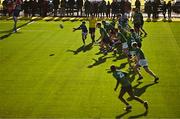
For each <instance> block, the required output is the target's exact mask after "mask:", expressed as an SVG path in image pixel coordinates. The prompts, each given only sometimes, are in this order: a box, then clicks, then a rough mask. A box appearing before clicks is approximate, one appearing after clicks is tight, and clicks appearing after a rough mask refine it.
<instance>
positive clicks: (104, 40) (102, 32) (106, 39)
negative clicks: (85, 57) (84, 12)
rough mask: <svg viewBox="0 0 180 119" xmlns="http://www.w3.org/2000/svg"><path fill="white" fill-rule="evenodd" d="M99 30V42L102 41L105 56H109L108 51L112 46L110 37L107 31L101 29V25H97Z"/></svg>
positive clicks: (101, 45)
mask: <svg viewBox="0 0 180 119" xmlns="http://www.w3.org/2000/svg"><path fill="white" fill-rule="evenodd" d="M97 28H99V31H100V37H99V39H98V40H101V41H100V47H101V51H103V53H104V54H107V50H109V49H111V46H110V44H111V41H110V38H109V35H108V33H107V32H106V30H105V29H104V28H102V27H101V23H97Z"/></svg>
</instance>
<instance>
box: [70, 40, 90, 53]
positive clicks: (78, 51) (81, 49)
mask: <svg viewBox="0 0 180 119" xmlns="http://www.w3.org/2000/svg"><path fill="white" fill-rule="evenodd" d="M92 45H93V44H92V43H89V44H88V45H86V46H84V45H83V46H81V47H79V48H78V49H76V50H67V52H73V54H74V55H77V54H79V53H80V52H87V51H89V50H91V49H92Z"/></svg>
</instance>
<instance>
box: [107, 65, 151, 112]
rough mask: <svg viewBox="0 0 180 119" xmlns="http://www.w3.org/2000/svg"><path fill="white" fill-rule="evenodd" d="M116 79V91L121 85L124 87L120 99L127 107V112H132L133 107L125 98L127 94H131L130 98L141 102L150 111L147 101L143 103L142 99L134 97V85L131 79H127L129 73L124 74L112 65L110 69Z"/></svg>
mask: <svg viewBox="0 0 180 119" xmlns="http://www.w3.org/2000/svg"><path fill="white" fill-rule="evenodd" d="M110 69H111V71H112V73H113V76H114V78H115V79H116V80H117V83H116V87H115V88H114V91H116V90H117V88H118V86H119V84H121V85H122V87H121V90H120V93H119V99H120V100H121V101H122V102H123V103H124V104H125V105H126V108H125V110H130V109H131V108H132V106H131V105H130V104H129V103H128V102H127V101H126V100H125V99H124V98H123V96H124V94H125V93H126V92H127V93H128V94H129V96H130V97H131V98H132V99H134V100H136V101H138V102H140V103H141V104H143V105H144V107H145V108H146V110H147V109H148V103H147V101H143V100H142V99H140V98H139V97H137V96H135V95H134V92H133V89H132V85H131V83H130V81H129V79H128V78H127V73H125V72H122V71H120V70H117V69H116V67H115V66H114V65H112V66H111V67H110Z"/></svg>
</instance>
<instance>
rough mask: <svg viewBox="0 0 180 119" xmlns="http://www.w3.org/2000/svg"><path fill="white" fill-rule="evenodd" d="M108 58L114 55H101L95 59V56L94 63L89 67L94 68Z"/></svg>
mask: <svg viewBox="0 0 180 119" xmlns="http://www.w3.org/2000/svg"><path fill="white" fill-rule="evenodd" d="M108 58H112V57H104V56H101V57H99V58H98V59H94V58H93V59H92V60H93V61H94V63H93V64H91V65H89V66H88V68H92V67H94V66H97V65H100V64H102V63H104V62H106V60H107V59H108Z"/></svg>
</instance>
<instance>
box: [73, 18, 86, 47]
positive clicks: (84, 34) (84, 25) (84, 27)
mask: <svg viewBox="0 0 180 119" xmlns="http://www.w3.org/2000/svg"><path fill="white" fill-rule="evenodd" d="M76 30H82V41H83V44H84V46H85V45H86V43H85V40H86V38H87V33H88V30H87V27H86V22H85V21H83V22H82V24H81V25H80V26H79V27H77V28H73V32H75V31H76Z"/></svg>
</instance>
